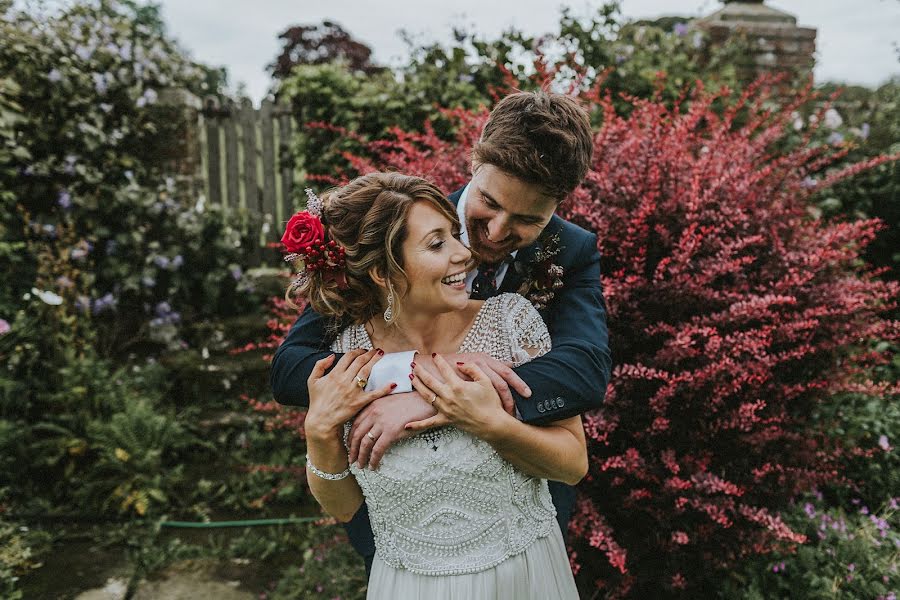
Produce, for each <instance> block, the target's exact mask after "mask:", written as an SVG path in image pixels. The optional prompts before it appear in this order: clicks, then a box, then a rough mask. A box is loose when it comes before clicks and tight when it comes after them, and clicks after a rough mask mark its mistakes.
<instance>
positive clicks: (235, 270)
mask: <svg viewBox="0 0 900 600" xmlns="http://www.w3.org/2000/svg"><path fill="white" fill-rule="evenodd" d="M231 276H232V277H233V278H234V280H235V281H240V280H241V277H243V276H244V272H243V271H242V270H241V267H240V266H238V265H232V266H231Z"/></svg>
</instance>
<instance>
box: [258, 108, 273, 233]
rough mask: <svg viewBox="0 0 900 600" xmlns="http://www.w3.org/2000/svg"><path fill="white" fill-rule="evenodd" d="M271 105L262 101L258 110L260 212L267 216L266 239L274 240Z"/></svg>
mask: <svg viewBox="0 0 900 600" xmlns="http://www.w3.org/2000/svg"><path fill="white" fill-rule="evenodd" d="M272 109H273V105H272V102H271V101H269V100H265V101H263V103H262V107H261V109H260V111H259V120H260V128H261V130H262V166H263V190H262V192H263V193H262V197H263V202H262V212H263V218H265V217H266V216H267V215H268V216H269V219H270V221H269V233H268V235H267V236H266V239H267V240H274V239H275V235H274V230H275V229H277V225H276V224H275V223H274V219H275V212H276V211H275V168H276V165H277V162H276V157H275V139H274V138H275V127H274V120H273V116H272Z"/></svg>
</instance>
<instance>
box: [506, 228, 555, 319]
mask: <svg viewBox="0 0 900 600" xmlns="http://www.w3.org/2000/svg"><path fill="white" fill-rule="evenodd" d="M538 243H539V247H538V249H537V252H535V255H534V257H533V258H532V259H531V260H529V261H528V262H527V263H516V268H517V269H519V271H520V273H521V274H522V284H521V285H520V286H519V289H518V290H517V291H518V293H519V294H521V295H522V296H525V298H527V299H528V301H529V302H531V304H532V305H533V306H534V307H535V308H536V309H537V310H543V309H545V308H547V305H549V304H550V301H551V300H553V297H554V296H555V295H556V290H558V289H559V288H561V287H562V286H563V280H562V278H563V273H564V270H563V268H562V267H561V266H559V265H557V264H556V263H554V262H553V259H554V258H555V257H556V255H557V254H559V252H560V250H561V247H560V244H559V234H553V235H550V236H547V237H546V238H544V239H542V240H539V242H538Z"/></svg>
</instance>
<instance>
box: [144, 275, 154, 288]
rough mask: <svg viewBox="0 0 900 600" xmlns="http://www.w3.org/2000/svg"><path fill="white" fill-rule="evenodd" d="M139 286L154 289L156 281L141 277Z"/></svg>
mask: <svg viewBox="0 0 900 600" xmlns="http://www.w3.org/2000/svg"><path fill="white" fill-rule="evenodd" d="M141 285H143V286H144V287H148V288H151V287H154V286H155V285H156V280H155V279H153V278H152V277H149V276H144V277H141Z"/></svg>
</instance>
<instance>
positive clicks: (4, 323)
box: [0, 319, 12, 335]
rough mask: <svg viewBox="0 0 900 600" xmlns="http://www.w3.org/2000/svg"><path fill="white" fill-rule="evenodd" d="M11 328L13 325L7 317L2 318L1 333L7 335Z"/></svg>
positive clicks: (0, 321) (0, 320)
mask: <svg viewBox="0 0 900 600" xmlns="http://www.w3.org/2000/svg"><path fill="white" fill-rule="evenodd" d="M10 329H12V327H10V326H9V323H8V322H7V321H6V319H0V335H6V334H7V333H9V330H10Z"/></svg>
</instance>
